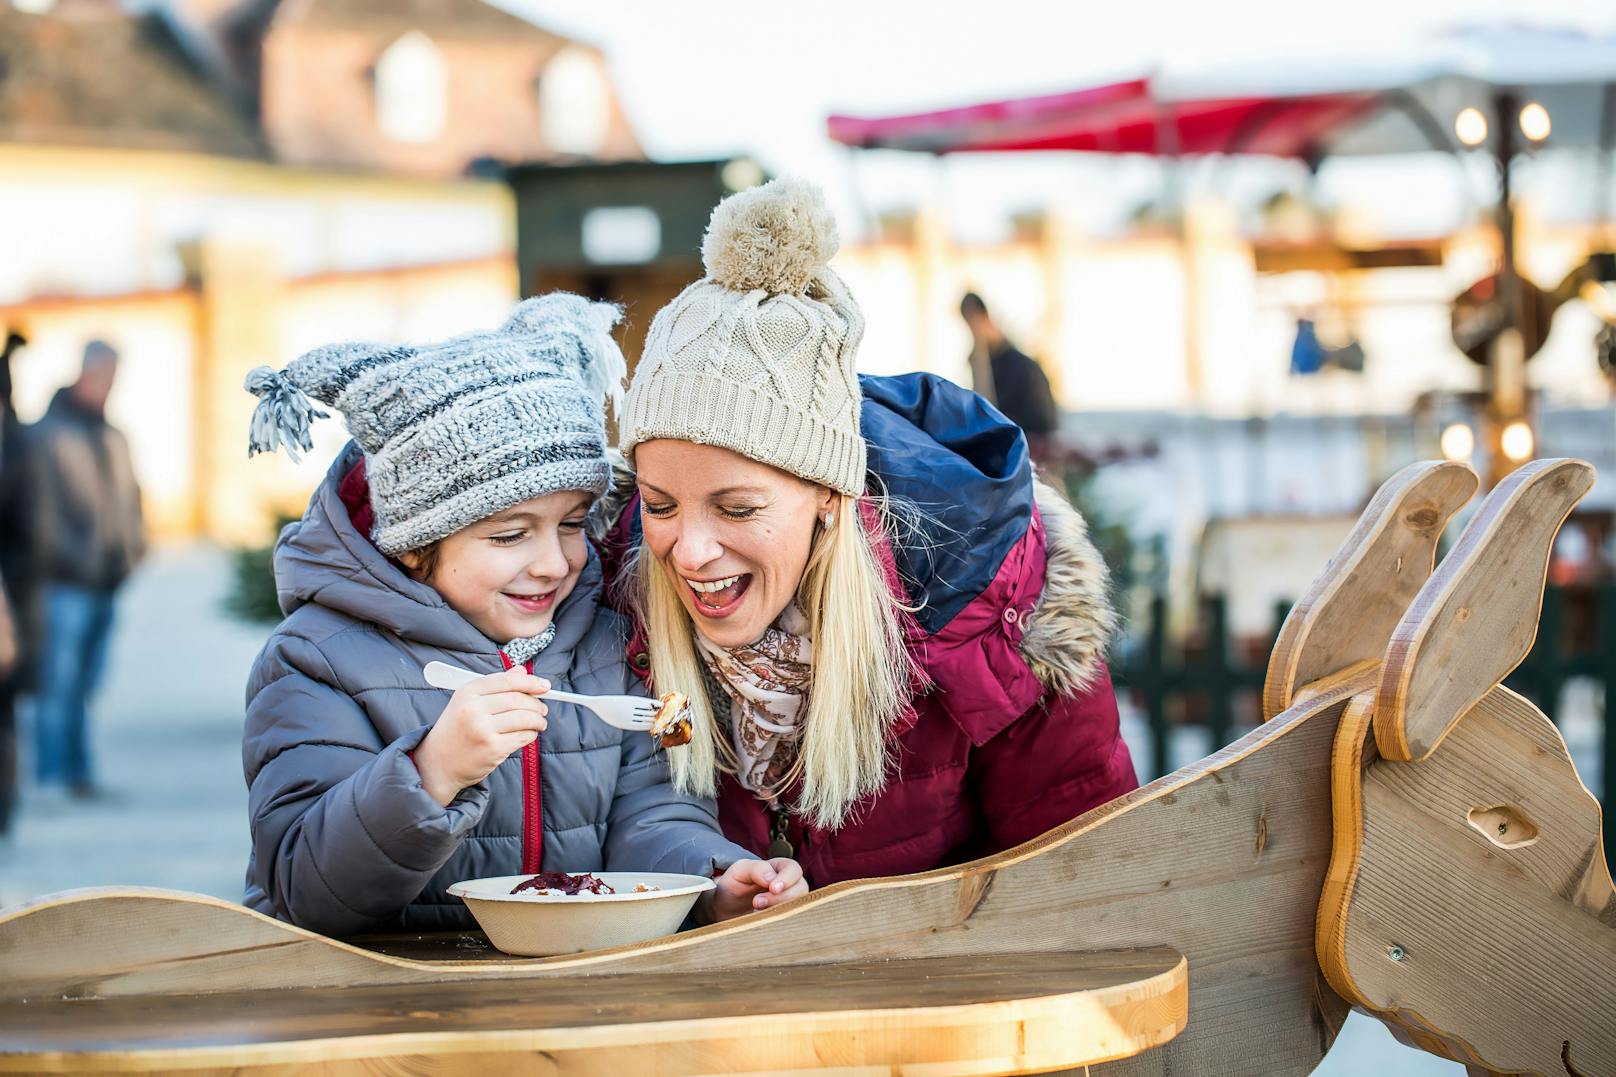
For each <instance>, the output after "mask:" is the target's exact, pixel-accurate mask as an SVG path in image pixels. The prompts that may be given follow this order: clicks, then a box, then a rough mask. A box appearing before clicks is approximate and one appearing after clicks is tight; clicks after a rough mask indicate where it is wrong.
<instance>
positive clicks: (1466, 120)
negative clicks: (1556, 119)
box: [1453, 106, 1547, 149]
mask: <svg viewBox="0 0 1616 1077" xmlns="http://www.w3.org/2000/svg"><path fill="white" fill-rule="evenodd" d="M1545 115H1547V114H1546V113H1545ZM1453 133H1454V134H1455V135H1457V136H1459V141H1460V142H1462V143H1463V144H1464V145H1466V146H1468V147H1470V148H1471V149H1475V148H1476V147H1477V146H1479V145H1481V144H1482V143H1483V142H1486V141H1487V116H1486V114H1485V113H1483V112H1482V111H1481V109H1479V108H1475V107H1474V106H1472V107H1470V108H1467V109H1464V110H1463V111H1461V112H1460V113H1459V115H1458V116H1457V117H1456V118H1455V119H1454V121H1453Z"/></svg>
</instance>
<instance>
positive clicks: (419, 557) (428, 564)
mask: <svg viewBox="0 0 1616 1077" xmlns="http://www.w3.org/2000/svg"><path fill="white" fill-rule="evenodd" d="M442 556H443V540H442V539H433V540H432V541H431V542H429V543H427V544H426V545H425V546H418V547H416V548H415V549H413V550H405V551H404V552H403V553H401V554H399V555H398V560H399V563H401V564H403V565H404V566H405V567H406V569H407V570H408V573H407V574H408V575H409V576H410V577H411V578H413V579H417V580H420V581H422V582H423V583H430V582H431V581H432V577H433V575H434V574H435V573H436V572H437V571H438V558H440V557H442ZM412 562H413V563H412Z"/></svg>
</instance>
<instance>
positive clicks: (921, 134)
mask: <svg viewBox="0 0 1616 1077" xmlns="http://www.w3.org/2000/svg"><path fill="white" fill-rule="evenodd" d="M1379 100H1380V97H1379V95H1378V94H1374V93H1358V92H1354V93H1327V94H1311V95H1304V96H1294V97H1284V96H1275V97H1231V98H1209V99H1202V100H1183V101H1163V100H1160V99H1159V98H1158V97H1156V96H1155V95H1154V94H1153V93H1152V92H1151V87H1150V83H1149V81H1148V80H1146V79H1137V80H1134V81H1131V82H1116V83H1111V84H1108V85H1105V86H1094V87H1090V88H1088V89H1084V90H1076V91H1073V92H1071V93H1059V94H1049V95H1046V96H1043V97H1027V98H1021V99H1018V100H1013V101H993V102H989V103H987V104H981V105H969V106H967V107H964V108H952V109H944V110H942V111H940V112H922V113H914V114H911V115H906V116H883V117H878V118H861V117H856V116H832V117H830V124H829V126H830V137H831V138H832V139H834V140H835V141H837V142H842V143H845V144H847V145H849V146H856V147H859V148H862V149H898V150H916V151H920V152H925V153H965V152H978V151H980V152H988V151H1014V150H1086V151H1089V152H1093V153H1143V154H1155V155H1161V156H1177V155H1180V154H1184V155H1192V154H1206V153H1255V154H1264V155H1267V156H1273V157H1297V158H1302V159H1304V160H1305V159H1310V158H1314V157H1317V156H1318V155H1319V154H1320V153H1321V152H1322V150H1323V149H1324V148H1325V147H1326V146H1327V144H1328V143H1329V141H1330V139H1331V137H1332V136H1333V135H1334V134H1336V133H1337V132H1339V131H1341V130H1343V129H1344V128H1346V127H1347V126H1349V125H1350V124H1351V123H1352V122H1353V121H1355V120H1357V119H1359V118H1360V117H1362V116H1363V115H1364V114H1365V113H1367V112H1369V111H1370V110H1371V109H1373V108H1374V107H1375V106H1376V104H1377V103H1378V102H1379Z"/></svg>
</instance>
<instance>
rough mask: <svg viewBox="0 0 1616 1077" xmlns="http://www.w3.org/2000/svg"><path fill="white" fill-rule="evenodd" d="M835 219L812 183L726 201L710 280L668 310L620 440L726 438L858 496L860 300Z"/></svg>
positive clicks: (626, 445)
mask: <svg viewBox="0 0 1616 1077" xmlns="http://www.w3.org/2000/svg"><path fill="white" fill-rule="evenodd" d="M837 242H838V241H837V237H836V221H835V219H834V218H832V217H831V214H830V211H829V210H828V209H826V207H825V199H824V195H823V194H822V193H821V192H820V190H819V188H818V187H816V186H814V185H813V184H811V183H807V182H805V181H803V180H798V179H779V180H775V181H774V182H772V183H768V184H765V185H764V186H762V187H755V188H753V189H752V190H749V191H742V192H741V193H739V194H735V195H731V196H730V197H729V198H726V199H724V201H722V202H720V203H719V204H718V207H717V208H716V209H714V210H713V216H712V220H711V221H710V222H709V223H708V225H707V236H706V238H705V239H704V240H703V241H702V245H701V257H702V263H703V264H704V265H705V266H706V269H707V275H706V276H705V277H703V278H702V279H701V280H699V281H697V282H696V283H694V284H692V285H691V286H690V287H688V288H686V289H685V290H684V291H683V292H681V293H680V294H679V296H678V298H676V299H674V300H673V302H671V303H669V304H668V305H667V306H666V307H663V308H662V310H660V311H659V312H658V313H657V316H656V318H655V319H653V320H652V322H651V331H650V334H649V335H648V336H647V337H646V341H645V352H644V354H643V355H642V356H641V358H640V362H639V366H638V367H637V368H636V370H635V371H634V380H633V382H632V383H631V384H630V386H629V390H628V396H627V397H626V399H625V407H624V417H623V421H622V423H621V439H620V440H621V445H622V449H623V452H624V454H625V455H627V456H629V457H630V459H632V458H633V454H634V447H635V446H636V445H639V444H640V443H641V442H644V441H651V440H653V439H655V438H676V439H678V440H680V441H691V442H695V443H696V444H698V445H719V446H722V447H723V448H726V449H730V450H732V451H734V452H738V453H740V454H741V455H742V456H746V457H750V458H751V459H753V460H757V461H759V462H760V463H764V464H770V465H772V466H774V467H777V468H780V469H781V470H783V471H789V472H791V473H792V474H793V475H797V476H800V477H801V478H804V479H807V480H809V481H810V482H817V483H820V484H822V485H824V486H828V487H830V488H831V489H833V490H839V491H841V492H842V493H844V494H852V495H854V496H857V495H859V494H862V493H863V492H864V468H865V458H864V439H863V437H862V436H860V434H859V401H860V394H859V387H858V377H857V375H856V373H855V372H854V368H853V361H854V356H855V355H856V353H857V352H858V345H859V338H860V337H862V336H863V335H864V316H863V314H861V313H860V312H859V308H858V304H857V303H856V302H854V300H853V297H852V295H851V294H849V292H848V290H847V286H846V285H845V284H843V283H842V281H841V278H839V277H837V276H836V274H835V273H834V272H832V271H831V269H830V267H829V266H828V265H827V264H826V263H827V262H829V261H830V258H831V255H833V254H835V253H836V247H837Z"/></svg>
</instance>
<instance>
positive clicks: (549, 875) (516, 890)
mask: <svg viewBox="0 0 1616 1077" xmlns="http://www.w3.org/2000/svg"><path fill="white" fill-rule="evenodd" d="M526 890H532V891H534V892H535V893H538V894H563V895H567V896H577V895H579V894H584V893H589V894H615V893H617V891H616V890H613V889H612V888H611V887H610V886H608V885H607V883H606V881H605V880H604V879H598V878H596V877H595V876H593V875H591V874H589V873H588V872H585V873H584V874H582V875H572V874H570V873H568V872H565V871H541V872H539V873H538V874H537V875H535V876H533V878H531V879H528V880H526V881H524V882H519V883H517V884H516V886H515V887H513V888H512V889H511V893H513V894H520V893H522V892H523V891H526Z"/></svg>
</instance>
